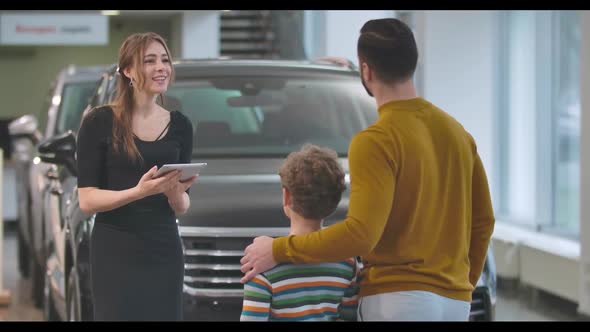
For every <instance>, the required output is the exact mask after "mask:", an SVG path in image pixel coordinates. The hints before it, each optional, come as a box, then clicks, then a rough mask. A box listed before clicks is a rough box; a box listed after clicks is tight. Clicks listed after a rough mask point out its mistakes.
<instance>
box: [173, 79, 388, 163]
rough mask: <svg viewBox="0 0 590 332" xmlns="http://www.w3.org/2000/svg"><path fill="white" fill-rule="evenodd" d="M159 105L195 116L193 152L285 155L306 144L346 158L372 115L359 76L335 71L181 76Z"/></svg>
mask: <svg viewBox="0 0 590 332" xmlns="http://www.w3.org/2000/svg"><path fill="white" fill-rule="evenodd" d="M341 76H343V75H341ZM164 105H165V107H166V108H167V109H169V110H179V111H181V112H182V113H183V114H185V115H186V116H187V117H188V118H189V119H190V120H191V121H192V123H193V128H194V136H193V137H194V144H193V147H194V149H193V155H194V156H205V155H206V156H238V157H249V156H250V157H260V156H268V157H284V156H286V155H287V154H288V153H290V152H292V151H294V150H296V149H298V148H299V147H300V146H301V145H302V144H304V143H308V142H309V143H313V144H318V145H322V146H327V147H330V148H332V149H334V150H336V151H337V152H338V154H339V155H340V156H346V155H347V152H348V145H349V143H350V140H351V138H352V137H353V136H354V135H355V134H356V133H357V132H359V131H360V130H362V129H363V128H365V127H366V126H367V125H368V124H370V123H371V122H373V121H374V120H375V119H376V117H377V112H376V110H375V102H374V100H373V99H371V98H370V97H369V96H368V95H367V94H366V92H365V91H364V89H363V88H362V85H361V84H360V82H359V80H358V78H355V77H348V76H344V77H340V76H336V75H334V76H328V77H322V76H314V77H308V78H306V77H301V76H299V77H292V78H288V77H287V78H285V77H281V78H276V77H258V78H256V77H248V78H241V77H223V78H214V79H209V80H205V79H203V80H181V79H178V80H177V81H176V82H175V83H174V84H173V85H172V86H170V88H169V89H168V91H167V92H166V95H165V98H164Z"/></svg>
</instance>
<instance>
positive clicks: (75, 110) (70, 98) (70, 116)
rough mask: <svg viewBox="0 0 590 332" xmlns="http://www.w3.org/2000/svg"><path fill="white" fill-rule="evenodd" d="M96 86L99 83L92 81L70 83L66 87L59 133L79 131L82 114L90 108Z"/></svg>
mask: <svg viewBox="0 0 590 332" xmlns="http://www.w3.org/2000/svg"><path fill="white" fill-rule="evenodd" d="M96 85H97V82H95V81H92V82H78V83H68V84H66V85H65V86H64V90H63V94H62V99H61V103H60V106H59V118H58V122H57V132H58V133H62V132H65V131H67V130H73V131H77V130H78V128H79V127H80V119H81V117H82V112H83V111H84V109H85V108H86V106H88V103H89V102H90V98H91V97H92V94H93V93H94V92H95V91H96Z"/></svg>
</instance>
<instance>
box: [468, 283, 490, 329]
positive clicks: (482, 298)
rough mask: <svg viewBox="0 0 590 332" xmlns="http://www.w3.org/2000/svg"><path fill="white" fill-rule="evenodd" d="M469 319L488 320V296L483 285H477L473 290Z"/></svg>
mask: <svg viewBox="0 0 590 332" xmlns="http://www.w3.org/2000/svg"><path fill="white" fill-rule="evenodd" d="M469 320H470V321H490V320H491V308H490V297H489V294H488V291H487V289H486V288H485V287H478V288H476V289H475V290H474V291H473V294H472V299H471V311H470V312H469Z"/></svg>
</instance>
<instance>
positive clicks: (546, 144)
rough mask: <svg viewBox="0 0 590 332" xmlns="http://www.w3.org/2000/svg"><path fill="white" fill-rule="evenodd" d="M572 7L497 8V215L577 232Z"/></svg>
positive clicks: (576, 26) (575, 24) (575, 21)
mask: <svg viewBox="0 0 590 332" xmlns="http://www.w3.org/2000/svg"><path fill="white" fill-rule="evenodd" d="M578 15H579V14H578V12H576V11H503V12H500V14H499V21H498V27H499V36H500V37H499V38H500V41H499V45H500V47H499V48H498V59H499V77H498V78H499V79H498V86H497V87H498V91H499V96H498V98H499V109H498V113H497V133H498V141H497V143H498V144H499V149H498V151H499V156H498V157H499V158H498V159H497V161H496V162H497V163H498V166H499V172H500V173H499V175H500V176H499V177H498V181H499V183H498V184H497V185H498V186H499V191H498V192H499V197H498V199H497V200H496V202H497V204H496V207H495V208H496V217H497V219H498V220H499V221H506V222H511V223H515V224H519V225H522V226H525V227H527V228H531V229H535V230H539V231H544V232H550V233H556V234H560V235H564V236H568V237H572V238H577V237H578V235H579V210H580V208H579V195H580V194H579V193H580V187H579V182H580V181H579V176H580V159H579V156H580V92H579V45H580V23H579V17H578Z"/></svg>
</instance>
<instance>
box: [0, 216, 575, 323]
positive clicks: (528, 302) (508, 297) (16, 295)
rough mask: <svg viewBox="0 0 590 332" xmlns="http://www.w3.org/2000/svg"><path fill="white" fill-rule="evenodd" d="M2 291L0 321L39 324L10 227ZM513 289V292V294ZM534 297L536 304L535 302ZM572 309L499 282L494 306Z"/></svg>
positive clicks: (503, 315)
mask: <svg viewBox="0 0 590 332" xmlns="http://www.w3.org/2000/svg"><path fill="white" fill-rule="evenodd" d="M3 248H4V255H3V256H4V259H3V265H4V266H3V267H1V268H2V269H3V271H2V273H3V274H4V285H3V286H4V289H7V290H10V292H11V295H12V299H11V303H10V305H9V306H6V307H0V321H2V320H5V321H42V320H43V314H42V311H41V310H39V309H36V308H34V306H33V304H32V301H31V297H30V292H31V286H30V281H29V280H23V279H21V278H20V275H19V273H18V271H17V263H16V234H15V232H14V229H13V227H12V225H7V227H5V234H4V245H3ZM515 289H516V290H515ZM535 297H536V300H535ZM579 319H581V317H578V315H577V314H576V305H575V304H572V303H570V302H568V301H564V300H561V299H558V298H555V297H554V296H551V295H549V294H546V293H543V292H539V293H538V294H537V295H535V296H533V295H532V293H531V290H530V289H526V288H524V287H520V288H517V287H507V286H505V285H503V284H502V283H501V282H500V287H499V288H498V300H497V303H496V320H497V321H574V320H579Z"/></svg>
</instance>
